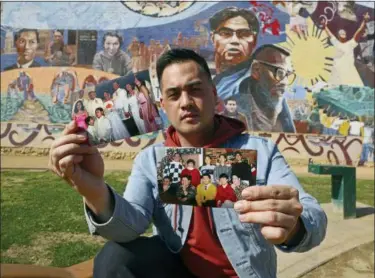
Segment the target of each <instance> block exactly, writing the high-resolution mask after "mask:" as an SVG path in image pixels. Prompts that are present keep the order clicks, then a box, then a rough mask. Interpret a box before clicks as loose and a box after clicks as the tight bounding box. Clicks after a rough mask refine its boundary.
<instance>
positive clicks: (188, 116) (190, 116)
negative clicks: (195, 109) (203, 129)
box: [180, 112, 198, 121]
mask: <svg viewBox="0 0 375 278" xmlns="http://www.w3.org/2000/svg"><path fill="white" fill-rule="evenodd" d="M196 118H198V114H197V113H192V112H187V113H184V114H182V116H181V118H180V119H181V121H183V120H194V119H196Z"/></svg>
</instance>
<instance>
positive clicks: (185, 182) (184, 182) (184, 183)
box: [181, 177, 190, 187]
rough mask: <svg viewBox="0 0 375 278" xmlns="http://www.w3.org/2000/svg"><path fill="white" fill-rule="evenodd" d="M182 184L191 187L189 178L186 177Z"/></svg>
mask: <svg viewBox="0 0 375 278" xmlns="http://www.w3.org/2000/svg"><path fill="white" fill-rule="evenodd" d="M181 184H182V185H183V186H185V187H187V186H189V185H190V181H189V179H188V178H186V177H184V178H182V179H181Z"/></svg>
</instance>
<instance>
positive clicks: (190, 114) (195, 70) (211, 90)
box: [160, 61, 217, 135]
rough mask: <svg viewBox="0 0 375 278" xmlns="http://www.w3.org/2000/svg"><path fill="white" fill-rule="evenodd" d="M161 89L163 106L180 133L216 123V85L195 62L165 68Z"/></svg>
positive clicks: (185, 133)
mask: <svg viewBox="0 0 375 278" xmlns="http://www.w3.org/2000/svg"><path fill="white" fill-rule="evenodd" d="M161 90H162V98H161V100H160V104H161V107H162V108H163V109H164V111H165V113H166V114H167V117H168V120H169V121H170V122H171V124H172V126H173V127H174V128H175V129H176V130H177V132H178V133H180V134H182V135H192V134H196V133H198V132H203V131H204V130H205V129H207V127H209V126H211V125H212V124H213V121H214V115H215V104H216V102H217V94H216V88H215V87H214V85H213V84H212V82H211V81H210V80H209V77H208V76H207V75H206V73H204V72H203V70H200V67H199V66H198V64H197V63H195V62H194V61H188V62H184V63H177V64H171V65H169V66H168V67H166V68H165V70H164V72H163V75H162V77H161Z"/></svg>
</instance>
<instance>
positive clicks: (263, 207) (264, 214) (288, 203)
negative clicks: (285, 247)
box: [234, 186, 303, 244]
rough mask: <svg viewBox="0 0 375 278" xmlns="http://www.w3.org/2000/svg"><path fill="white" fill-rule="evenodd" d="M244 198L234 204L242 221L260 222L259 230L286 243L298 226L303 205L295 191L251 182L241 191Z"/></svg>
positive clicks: (289, 188)
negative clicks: (249, 185) (250, 184)
mask: <svg viewBox="0 0 375 278" xmlns="http://www.w3.org/2000/svg"><path fill="white" fill-rule="evenodd" d="M242 196H243V198H244V199H245V200H242V201H239V202H237V203H236V204H235V206H234V208H235V210H236V211H238V212H239V213H240V215H239V218H240V220H241V221H242V222H244V223H256V224H261V225H262V228H261V233H262V234H263V236H264V237H265V238H266V239H267V240H268V241H269V242H271V243H272V244H283V243H288V242H289V241H290V239H292V238H293V236H294V235H295V234H296V232H297V231H298V230H299V229H300V224H299V221H298V218H299V216H300V215H301V213H302V210H303V207H302V205H301V204H300V202H299V197H298V196H299V194H298V191H297V190H296V189H295V188H293V187H290V186H251V187H247V188H246V189H244V190H243V191H242Z"/></svg>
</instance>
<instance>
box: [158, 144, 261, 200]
mask: <svg viewBox="0 0 375 278" xmlns="http://www.w3.org/2000/svg"><path fill="white" fill-rule="evenodd" d="M211 161H212V158H211V157H210V156H209V155H206V156H205V163H204V165H203V166H201V167H199V168H198V167H197V166H196V161H195V160H194V159H188V160H187V161H186V163H185V164H184V163H183V162H182V158H181V155H180V154H179V153H177V152H176V153H175V154H174V155H173V160H172V161H171V162H169V163H168V164H167V165H166V166H164V169H163V179H162V181H161V184H159V190H160V198H161V201H162V202H164V203H179V204H184V205H193V206H206V207H233V204H234V202H236V201H237V200H241V199H242V197H241V192H242V191H243V189H245V188H246V187H248V186H252V185H255V184H256V165H255V163H250V164H249V163H248V162H246V161H244V159H243V155H242V153H241V152H239V151H238V152H236V153H235V159H234V160H233V161H230V160H228V159H227V155H226V154H225V153H221V154H220V155H219V162H218V163H217V165H213V164H211Z"/></svg>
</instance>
